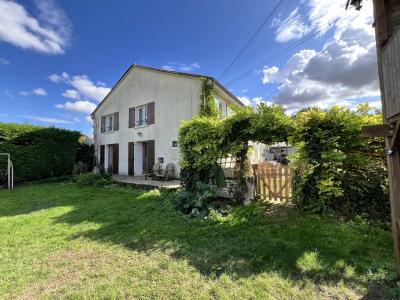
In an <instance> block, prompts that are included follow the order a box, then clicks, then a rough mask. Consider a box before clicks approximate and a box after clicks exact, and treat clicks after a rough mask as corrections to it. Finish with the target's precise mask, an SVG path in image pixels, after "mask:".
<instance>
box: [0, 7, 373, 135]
mask: <svg viewBox="0 0 400 300" xmlns="http://www.w3.org/2000/svg"><path fill="white" fill-rule="evenodd" d="M277 2H278V0H276V1H275V0H271V1H265V0H253V1H242V0H203V1H185V0H163V1H160V0H159V1H155V0H149V1H105V0H104V1H61V0H60V1H52V0H31V1H29V0H26V1H7V0H0V121H1V122H20V123H33V124H40V125H47V126H57V127H65V128H69V129H76V130H80V131H82V132H84V133H86V134H90V133H91V123H90V120H89V118H88V115H89V114H90V111H91V110H92V109H93V108H94V107H95V106H96V105H97V104H98V103H99V101H101V99H102V98H103V97H104V95H105V94H106V93H107V92H108V91H109V89H110V88H111V87H112V86H113V85H114V84H115V83H116V81H117V80H118V79H119V78H120V77H121V76H122V74H123V73H124V72H125V70H126V69H127V68H128V67H129V66H130V65H131V64H132V63H138V64H144V65H149V66H153V67H160V68H167V69H175V70H180V71H187V72H193V73H200V74H205V75H211V76H214V77H215V78H217V79H219V80H220V81H221V82H222V83H223V84H226V85H227V87H228V88H229V89H230V90H231V91H232V92H233V93H234V94H235V95H236V96H238V97H240V98H241V99H242V100H243V102H245V103H246V104H249V105H254V104H257V103H258V102H260V101H265V102H268V103H279V104H282V105H284V106H285V107H286V108H287V110H288V112H289V113H292V112H295V111H296V110H298V109H300V108H302V107H305V106H309V105H313V106H319V107H323V108H325V107H329V106H330V105H332V104H343V105H349V106H351V107H354V105H355V104H357V103H359V102H361V101H364V100H370V101H372V102H373V103H374V104H376V105H377V106H378V102H379V101H378V100H379V97H378V96H379V91H378V84H377V71H376V54H375V46H374V36H373V28H372V19H371V14H372V8H371V3H370V2H371V1H364V2H365V6H364V7H363V9H362V10H361V12H356V11H355V10H354V9H352V10H349V11H344V5H345V2H346V1H345V0H343V1H332V0H309V1H304V0H286V1H285V0H284V1H283V2H282V4H281V5H280V7H279V8H278V10H277V11H276V13H275V14H274V16H273V17H272V18H271V19H270V21H269V22H268V23H267V24H266V25H265V26H264V27H263V28H262V30H261V31H260V32H259V34H258V35H257V36H256V38H255V39H254V40H253V41H252V43H251V44H250V46H249V47H248V48H247V49H246V51H245V52H244V53H243V55H242V56H240V58H239V59H238V60H237V62H236V63H235V64H234V65H233V66H232V68H231V69H230V70H229V72H228V73H227V74H226V75H225V76H224V77H222V78H221V77H220V76H221V74H222V73H223V71H224V70H225V69H226V68H227V66H228V65H229V64H230V63H231V61H232V60H233V58H234V57H235V55H236V54H237V53H238V52H239V51H240V50H241V48H242V47H243V46H244V45H245V43H246V42H247V41H248V39H249V38H250V36H251V35H252V34H253V33H254V32H255V31H256V30H257V28H258V27H259V26H260V24H262V22H263V21H264V20H265V18H266V17H267V15H268V14H269V13H270V12H271V10H272V9H273V8H274V7H275V5H276V4H277ZM308 35H310V38H309V39H308V40H306V41H305V42H304V43H302V44H301V45H300V46H298V47H296V48H293V49H291V50H290V51H287V52H286V53H284V54H283V55H282V56H280V57H279V58H278V59H276V60H273V61H271V60H268V59H269V58H271V57H272V56H273V55H274V54H276V53H280V51H282V50H285V49H287V48H288V47H289V46H290V45H292V44H293V43H296V42H299V41H302V38H304V37H308ZM264 61H266V62H267V64H266V65H263V64H260V63H262V62H264ZM256 66H259V68H258V69H256V70H254V68H255V67H256ZM246 73H247V75H246V76H243V77H242V76H241V75H242V74H246Z"/></svg>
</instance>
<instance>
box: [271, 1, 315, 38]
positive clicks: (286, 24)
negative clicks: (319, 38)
mask: <svg viewBox="0 0 400 300" xmlns="http://www.w3.org/2000/svg"><path fill="white" fill-rule="evenodd" d="M272 27H277V29H276V32H275V35H276V36H275V39H276V41H277V42H280V43H282V42H288V41H290V40H293V39H298V38H301V37H303V36H304V35H305V34H307V33H308V32H309V31H310V29H311V28H310V27H309V26H307V25H306V24H304V21H303V18H302V16H301V15H300V14H299V8H298V7H296V8H295V9H294V10H293V11H292V12H291V13H290V15H289V16H288V17H287V18H286V19H285V20H283V21H281V20H274V22H273V26H272Z"/></svg>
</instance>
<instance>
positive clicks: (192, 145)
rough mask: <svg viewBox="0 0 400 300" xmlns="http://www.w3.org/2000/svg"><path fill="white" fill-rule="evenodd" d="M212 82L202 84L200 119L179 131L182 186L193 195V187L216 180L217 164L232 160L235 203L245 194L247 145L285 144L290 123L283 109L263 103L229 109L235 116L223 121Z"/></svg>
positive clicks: (188, 123)
mask: <svg viewBox="0 0 400 300" xmlns="http://www.w3.org/2000/svg"><path fill="white" fill-rule="evenodd" d="M214 97H215V95H214V93H213V89H212V82H210V81H209V80H204V83H203V99H204V101H203V103H202V105H201V107H200V115H199V116H197V117H195V118H193V119H191V120H188V121H184V122H183V123H182V124H181V127H180V130H179V145H180V151H181V167H182V171H181V177H182V183H183V186H184V187H185V188H186V189H187V190H188V191H190V192H195V190H196V183H197V182H199V181H200V182H203V183H209V182H210V181H212V180H213V179H215V177H216V172H217V170H218V166H219V161H220V159H221V158H224V157H231V158H233V159H234V160H235V172H234V177H235V182H236V185H235V192H234V195H235V200H236V201H238V202H242V201H244V199H245V195H246V193H247V184H246V176H247V174H248V163H247V153H248V150H249V142H250V141H253V142H261V143H265V144H271V143H275V142H282V141H287V140H288V137H289V134H290V132H291V129H292V119H291V118H290V117H289V116H287V115H286V114H285V111H284V109H283V108H282V106H279V105H271V106H268V105H266V104H265V103H261V104H259V105H258V106H257V107H249V106H245V107H237V106H236V107H232V109H233V111H234V113H233V114H232V115H231V116H229V117H227V118H226V119H222V118H221V117H220V115H219V111H218V108H217V106H216V103H215V101H214Z"/></svg>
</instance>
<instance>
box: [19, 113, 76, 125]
mask: <svg viewBox="0 0 400 300" xmlns="http://www.w3.org/2000/svg"><path fill="white" fill-rule="evenodd" d="M22 117H23V118H27V119H31V120H35V121H39V122H43V123H50V124H72V123H73V122H71V121H67V120H62V119H53V118H46V117H38V116H29V115H24V116H22Z"/></svg>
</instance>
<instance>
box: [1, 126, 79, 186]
mask: <svg viewBox="0 0 400 300" xmlns="http://www.w3.org/2000/svg"><path fill="white" fill-rule="evenodd" d="M80 136H81V133H79V132H78V131H70V130H65V129H59V128H54V127H40V126H33V125H22V124H14V123H0V153H1V152H6V153H11V160H12V162H13V165H14V175H15V177H14V180H15V181H16V182H24V181H31V180H40V179H45V178H50V177H59V176H65V175H70V174H71V173H72V170H73V168H74V164H75V159H76V155H77V149H78V144H79V142H78V140H79V137H80ZM0 159H1V160H0V183H1V182H3V183H4V181H5V180H6V177H5V171H6V158H5V157H3V158H0Z"/></svg>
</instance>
